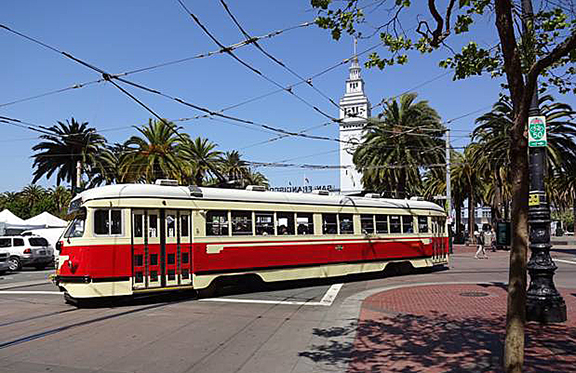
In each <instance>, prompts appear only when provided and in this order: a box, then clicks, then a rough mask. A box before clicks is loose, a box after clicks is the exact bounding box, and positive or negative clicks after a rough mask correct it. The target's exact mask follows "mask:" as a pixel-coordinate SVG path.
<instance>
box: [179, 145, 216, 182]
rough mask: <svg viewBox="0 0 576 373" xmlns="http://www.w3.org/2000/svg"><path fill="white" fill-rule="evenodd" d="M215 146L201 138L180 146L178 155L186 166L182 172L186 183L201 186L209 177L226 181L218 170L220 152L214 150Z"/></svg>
mask: <svg viewBox="0 0 576 373" xmlns="http://www.w3.org/2000/svg"><path fill="white" fill-rule="evenodd" d="M216 146H217V145H216V144H215V143H213V142H210V141H209V140H208V139H203V138H201V137H197V138H196V139H194V141H191V140H189V141H186V142H184V143H182V144H181V145H180V147H179V154H180V156H181V157H182V159H183V160H184V161H186V162H187V166H188V167H187V169H185V170H184V173H185V175H186V177H187V181H188V182H190V183H192V184H194V185H197V186H202V185H204V182H205V180H206V178H209V177H216V178H217V179H218V180H219V181H220V182H225V181H226V179H225V178H224V176H223V175H222V174H221V172H220V171H219V170H218V169H219V167H220V163H221V155H222V152H220V151H218V150H215V148H216Z"/></svg>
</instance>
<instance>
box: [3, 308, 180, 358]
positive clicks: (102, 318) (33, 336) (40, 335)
mask: <svg viewBox="0 0 576 373" xmlns="http://www.w3.org/2000/svg"><path fill="white" fill-rule="evenodd" d="M172 304H175V302H164V303H161V304H154V305H150V306H145V307H140V308H137V309H133V310H129V311H123V312H117V313H114V314H111V315H106V316H100V317H96V318H93V319H90V320H85V321H80V322H76V323H72V324H68V325H64V326H60V327H56V328H52V329H47V330H44V331H42V332H39V333H34V334H30V335H27V336H24V337H20V338H16V339H13V340H10V341H5V342H0V350H3V349H5V348H8V347H12V346H16V345H20V344H23V343H27V342H32V341H35V340H38V339H42V338H44V337H47V336H50V335H54V334H58V333H61V332H64V331H67V330H70V329H74V328H78V327H81V326H86V325H90V324H94V323H98V322H102V321H106V320H110V319H114V318H117V317H122V316H126V315H130V314H134V313H138V312H143V311H148V310H151V309H156V308H161V307H165V306H168V305H172ZM66 311H68V312H73V311H81V309H72V310H66ZM66 311H60V312H55V313H53V314H52V316H55V315H57V314H59V313H65V312H66ZM49 315H50V314H46V315H40V316H39V317H47V316H49ZM33 319H35V317H32V318H29V319H27V320H25V319H23V320H21V322H25V321H30V320H33Z"/></svg>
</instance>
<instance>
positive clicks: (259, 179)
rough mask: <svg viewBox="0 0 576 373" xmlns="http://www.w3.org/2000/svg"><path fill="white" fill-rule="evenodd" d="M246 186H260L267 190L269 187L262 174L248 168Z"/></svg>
mask: <svg viewBox="0 0 576 373" xmlns="http://www.w3.org/2000/svg"><path fill="white" fill-rule="evenodd" d="M245 180H246V185H260V186H265V187H266V188H268V187H269V186H270V184H269V182H268V179H267V178H266V176H264V174H262V173H261V172H258V171H254V170H252V169H251V168H248V170H247V174H246V179H245Z"/></svg>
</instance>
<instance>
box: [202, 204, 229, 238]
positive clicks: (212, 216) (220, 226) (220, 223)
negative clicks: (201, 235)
mask: <svg viewBox="0 0 576 373" xmlns="http://www.w3.org/2000/svg"><path fill="white" fill-rule="evenodd" d="M206 235H207V236H228V211H216V210H213V211H208V212H207V213H206Z"/></svg>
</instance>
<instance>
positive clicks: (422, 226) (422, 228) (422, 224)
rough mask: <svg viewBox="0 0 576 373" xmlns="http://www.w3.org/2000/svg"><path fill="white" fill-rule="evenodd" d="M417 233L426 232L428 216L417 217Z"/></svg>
mask: <svg viewBox="0 0 576 373" xmlns="http://www.w3.org/2000/svg"><path fill="white" fill-rule="evenodd" d="M418 233H428V217H427V216H419V217H418Z"/></svg>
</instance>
